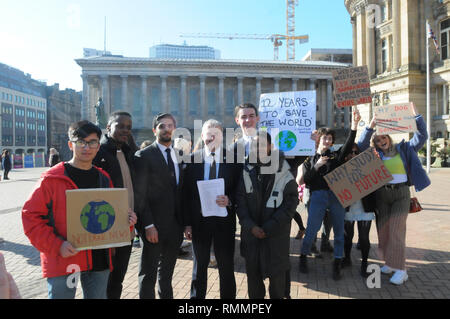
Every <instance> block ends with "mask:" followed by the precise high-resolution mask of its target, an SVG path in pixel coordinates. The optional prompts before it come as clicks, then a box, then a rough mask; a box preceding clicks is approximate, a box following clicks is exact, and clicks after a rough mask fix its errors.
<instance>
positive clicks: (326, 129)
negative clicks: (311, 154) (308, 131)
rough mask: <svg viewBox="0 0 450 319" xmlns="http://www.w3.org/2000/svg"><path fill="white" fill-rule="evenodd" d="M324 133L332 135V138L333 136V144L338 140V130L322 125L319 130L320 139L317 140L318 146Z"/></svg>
mask: <svg viewBox="0 0 450 319" xmlns="http://www.w3.org/2000/svg"><path fill="white" fill-rule="evenodd" d="M323 135H331V138H332V140H333V144H334V141H335V140H336V131H335V130H333V129H331V128H329V127H321V128H319V129H318V130H317V136H318V139H317V142H316V148H317V147H318V146H319V143H320V138H321V137H322V136H323Z"/></svg>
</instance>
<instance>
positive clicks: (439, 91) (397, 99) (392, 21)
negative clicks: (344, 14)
mask: <svg viewBox="0 0 450 319" xmlns="http://www.w3.org/2000/svg"><path fill="white" fill-rule="evenodd" d="M344 2H345V6H346V8H347V10H348V12H349V14H350V17H351V19H350V20H351V23H352V25H353V57H354V60H353V63H354V65H355V66H361V65H367V67H368V70H369V76H370V79H371V90H372V94H373V103H372V105H365V106H360V110H362V113H363V119H365V121H368V120H369V119H370V117H371V113H372V107H373V105H374V104H395V103H405V102H414V103H415V105H416V106H417V108H418V110H419V112H420V113H421V114H423V115H424V116H425V115H426V27H425V21H426V20H428V21H429V23H430V25H431V28H432V29H433V31H434V34H435V35H436V38H437V40H438V43H439V45H440V48H439V53H440V54H438V53H437V50H436V48H435V46H434V44H433V41H432V39H430V46H429V54H430V69H431V71H430V73H431V85H430V87H431V95H430V100H431V108H430V110H431V132H430V133H431V136H433V137H437V138H439V137H446V138H449V137H450V133H449V132H450V118H449V98H450V92H449V88H450V86H449V85H450V60H449V59H450V51H449V50H450V48H449V44H448V41H449V40H450V38H449V36H450V34H449V32H450V1H449V0H345V1H344ZM398 135H401V134H398ZM398 137H399V138H402V136H398Z"/></svg>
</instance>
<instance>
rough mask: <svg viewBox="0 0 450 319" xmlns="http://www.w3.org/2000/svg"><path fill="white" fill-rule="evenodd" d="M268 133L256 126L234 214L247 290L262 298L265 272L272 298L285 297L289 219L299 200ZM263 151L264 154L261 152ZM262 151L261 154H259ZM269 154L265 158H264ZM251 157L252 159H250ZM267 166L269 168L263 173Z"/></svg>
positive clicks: (288, 171)
mask: <svg viewBox="0 0 450 319" xmlns="http://www.w3.org/2000/svg"><path fill="white" fill-rule="evenodd" d="M272 146H273V145H272V144H271V138H270V135H269V134H267V133H265V132H264V133H263V132H258V133H257V137H256V139H254V140H253V141H252V145H251V147H250V149H251V154H252V153H253V154H258V155H257V156H253V157H252V156H251V155H250V156H249V157H248V158H247V161H246V164H245V165H244V170H243V174H242V177H241V181H240V183H239V186H238V190H237V194H236V201H237V215H238V216H239V222H240V224H241V255H242V257H244V258H245V269H246V273H247V283H248V296H249V298H250V299H264V296H265V294H266V290H265V286H264V279H265V278H269V281H270V284H269V294H270V298H271V299H281V298H283V297H288V293H287V292H286V286H287V285H288V284H289V283H288V282H287V281H288V280H287V276H288V275H289V270H290V262H289V244H290V232H291V220H292V217H293V216H294V214H295V212H296V208H297V205H298V192H297V182H296V181H295V178H294V176H293V175H292V173H291V172H290V167H289V164H288V163H287V162H286V160H285V159H284V155H283V153H282V152H278V151H272ZM264 152H266V155H265V158H264V157H262V156H261V155H262V154H264ZM263 156H264V155H263ZM268 157H270V161H267V159H268ZM252 158H256V159H257V160H256V163H255V162H252V161H251V159H252ZM268 166H271V167H274V169H273V173H268V174H267V173H266V174H265V173H264V170H265V168H267V167H268Z"/></svg>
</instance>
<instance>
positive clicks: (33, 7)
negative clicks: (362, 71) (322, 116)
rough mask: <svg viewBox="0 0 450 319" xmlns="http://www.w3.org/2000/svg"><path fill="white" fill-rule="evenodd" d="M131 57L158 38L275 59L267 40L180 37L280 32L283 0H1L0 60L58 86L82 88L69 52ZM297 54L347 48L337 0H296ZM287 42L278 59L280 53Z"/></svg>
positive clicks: (231, 55)
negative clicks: (97, 51) (300, 37)
mask: <svg viewBox="0 0 450 319" xmlns="http://www.w3.org/2000/svg"><path fill="white" fill-rule="evenodd" d="M105 16H106V17H107V44H106V46H107V50H108V51H111V52H112V53H113V54H122V55H124V56H129V57H148V55H149V47H150V46H152V45H155V44H160V43H171V44H182V43H183V41H186V42H187V44H190V45H209V46H212V47H214V48H216V49H219V50H220V51H221V57H222V59H260V60H272V59H273V46H272V43H271V42H270V41H269V40H226V39H198V38H188V39H186V38H181V37H179V35H180V34H181V33H239V34H273V33H282V34H285V33H286V1H285V0H222V1H219V0H128V1H125V0H109V1H105V0H2V1H1V4H0V43H1V46H0V62H1V63H5V64H8V65H11V66H13V67H16V68H18V69H20V70H22V71H24V72H26V73H30V74H31V75H32V77H33V78H35V79H41V80H46V81H47V83H48V84H53V83H55V82H58V83H60V87H61V88H66V87H69V88H73V89H76V90H81V88H82V81H81V77H80V74H81V68H80V67H79V66H78V65H77V64H76V63H75V61H74V59H76V58H80V57H82V55H83V48H96V49H103V35H104V17H105ZM295 23H296V35H305V34H307V35H309V37H310V40H309V43H306V44H302V45H299V44H298V43H297V44H296V59H297V60H300V59H301V58H302V57H303V56H304V55H305V54H306V53H307V51H308V50H309V49H311V48H346V49H351V48H352V29H351V24H350V18H349V15H348V13H347V11H346V9H345V6H344V1H343V0H299V4H298V6H297V7H296V19H295ZM285 48H286V46H285V44H283V46H282V47H281V48H280V53H279V55H280V60H282V59H285V58H286V51H285Z"/></svg>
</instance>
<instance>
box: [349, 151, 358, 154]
mask: <svg viewBox="0 0 450 319" xmlns="http://www.w3.org/2000/svg"><path fill="white" fill-rule="evenodd" d="M350 154H355V155H358V154H359V151H351V152H350Z"/></svg>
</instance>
